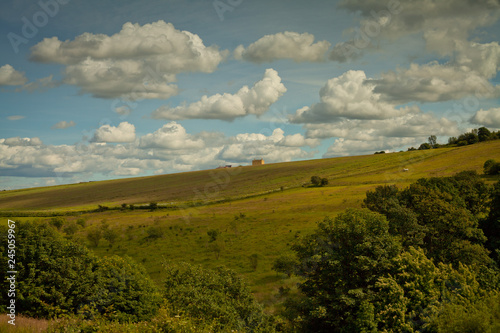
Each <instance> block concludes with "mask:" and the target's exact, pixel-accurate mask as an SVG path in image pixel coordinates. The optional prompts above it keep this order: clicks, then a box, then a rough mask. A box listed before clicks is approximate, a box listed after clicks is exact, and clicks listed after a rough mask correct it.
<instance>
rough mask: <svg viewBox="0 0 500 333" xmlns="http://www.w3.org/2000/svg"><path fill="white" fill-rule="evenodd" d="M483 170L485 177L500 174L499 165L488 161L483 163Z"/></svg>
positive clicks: (490, 160)
mask: <svg viewBox="0 0 500 333" xmlns="http://www.w3.org/2000/svg"><path fill="white" fill-rule="evenodd" d="M483 170H484V174H485V175H498V174H499V173H500V163H498V162H496V161H495V160H493V159H489V160H487V161H486V162H484V165H483Z"/></svg>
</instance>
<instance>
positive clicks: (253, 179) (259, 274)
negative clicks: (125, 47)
mask: <svg viewBox="0 0 500 333" xmlns="http://www.w3.org/2000/svg"><path fill="white" fill-rule="evenodd" d="M491 158H492V159H496V160H498V161H500V141H492V142H485V143H480V144H475V145H471V146H465V147H456V148H440V149H433V150H425V151H410V152H399V153H390V154H378V155H365V156H352V157H340V158H331V159H319V160H309V161H299V162H289V163H276V164H266V165H263V166H255V167H251V166H248V167H233V168H228V169H217V170H204V171H195V172H186V173H178V174H170V175H160V176H152V177H141V178H130V179H120V180H112V181H103V182H89V183H81V184H74V185H63V186H53V187H43V188H33V189H24V190H15V191H3V192H0V214H4V215H6V214H9V216H11V217H10V218H11V219H17V220H24V219H27V218H26V217H16V214H19V215H17V216H23V214H24V215H26V213H28V212H37V213H38V215H45V216H47V217H46V219H48V220H50V219H51V217H50V216H51V214H52V213H53V212H65V213H66V214H67V216H65V218H64V219H65V222H64V223H65V225H64V226H63V227H62V228H61V231H62V232H65V233H67V237H68V238H71V239H73V240H74V241H76V242H78V243H81V244H88V245H89V244H90V243H89V241H88V239H87V234H88V232H89V231H90V230H93V229H96V228H101V229H104V228H108V229H111V230H113V231H114V232H115V233H116V234H117V238H116V240H113V241H108V240H105V239H101V240H100V242H99V245H98V246H96V247H92V248H93V250H94V251H95V252H96V253H97V254H99V255H102V256H105V255H110V254H118V255H121V256H124V255H127V256H130V257H131V258H133V259H135V260H136V261H138V262H140V263H142V264H143V265H144V266H145V267H146V269H147V271H148V272H149V274H150V275H151V277H152V278H153V279H154V280H155V281H156V282H157V283H158V284H161V282H162V269H163V266H162V263H163V262H165V261H169V260H172V261H186V262H191V263H195V264H201V265H203V266H205V267H210V268H213V267H216V266H220V265H224V266H227V267H229V268H231V269H233V270H235V271H236V272H238V273H239V274H241V275H242V276H244V277H245V279H246V280H247V281H248V283H249V284H250V286H251V287H252V290H253V292H254V294H255V295H256V296H257V297H258V299H259V300H260V301H262V302H264V304H265V305H266V306H267V308H268V309H272V308H273V307H275V306H279V303H280V302H281V300H282V298H281V296H280V292H279V290H280V287H286V288H292V290H293V288H294V286H295V284H296V282H297V280H295V279H294V278H291V279H287V278H285V277H284V276H282V275H281V274H277V273H276V272H274V271H273V270H272V264H273V262H274V260H276V258H278V257H279V256H280V255H282V254H285V253H289V252H290V245H291V244H292V243H293V242H294V240H295V239H296V238H297V237H298V236H299V235H301V234H307V233H309V232H311V231H312V230H313V229H314V228H315V226H316V222H317V221H319V220H321V219H323V218H324V217H325V216H334V215H336V214H337V213H338V212H340V211H343V210H344V209H346V208H348V207H360V206H361V203H362V200H363V198H364V197H365V193H366V191H367V190H369V189H373V188H374V187H376V186H377V185H381V184H396V185H397V186H398V187H405V186H407V185H408V184H410V183H412V182H414V181H415V180H417V179H419V178H422V177H432V176H449V175H453V174H455V173H457V172H460V171H464V170H476V171H477V172H478V173H480V174H481V173H482V168H483V164H484V162H485V161H486V160H487V159H491ZM405 168H407V169H408V171H406V172H405V171H403V169H405ZM313 175H318V176H320V177H325V178H328V180H329V185H328V186H325V187H310V186H308V185H305V186H304V184H308V182H309V181H310V178H311V176H313ZM485 180H486V181H488V182H493V181H496V180H498V178H497V177H496V176H495V177H491V176H489V177H487V178H485ZM150 202H157V203H158V204H160V206H161V205H163V206H167V205H168V206H169V208H164V209H158V210H154V211H150V210H147V209H135V210H131V209H130V208H126V209H120V207H121V205H122V204H134V205H136V206H137V205H140V204H146V205H147V204H149V203H150ZM98 205H107V206H109V207H110V208H116V209H110V210H107V211H101V212H97V211H93V210H95V209H96V208H97V206H98ZM77 221H79V222H80V224H76V222H77ZM82 221H84V223H81V222H82ZM70 225H73V226H74V225H78V228H77V230H76V231H74V232H68V231H67V230H69V229H66V227H67V226H70ZM211 230H218V231H219V237H218V239H217V244H218V246H217V248H216V247H214V246H213V245H212V243H211V242H210V241H209V237H208V236H207V232H208V231H211ZM151 235H153V236H154V235H156V236H155V237H151ZM89 246H90V245H89ZM253 254H255V255H257V257H258V266H257V268H256V269H254V268H253V267H252V265H251V263H250V260H249V256H250V255H253Z"/></svg>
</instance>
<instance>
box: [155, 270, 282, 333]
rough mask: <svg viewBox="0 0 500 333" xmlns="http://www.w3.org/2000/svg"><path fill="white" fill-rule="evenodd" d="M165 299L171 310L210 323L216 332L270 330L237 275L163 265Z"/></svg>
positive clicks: (260, 310)
mask: <svg viewBox="0 0 500 333" xmlns="http://www.w3.org/2000/svg"><path fill="white" fill-rule="evenodd" d="M165 276H166V277H165V290H164V296H165V299H166V300H167V301H168V303H169V304H171V306H172V308H173V310H174V311H178V312H179V313H183V314H184V313H185V314H187V315H189V316H190V317H193V318H199V319H202V320H203V321H205V322H208V323H213V324H214V325H215V327H216V328H217V331H219V330H222V329H224V330H225V331H229V330H230V329H232V330H237V331H264V332H270V331H272V330H273V329H272V325H271V323H270V322H269V321H268V318H267V317H266V316H265V315H264V313H263V312H262V308H261V306H260V305H259V304H258V303H257V302H256V301H255V299H254V297H253V295H252V293H251V292H250V289H249V288H248V287H247V286H246V284H245V283H244V282H243V281H242V280H241V278H240V277H238V276H237V274H236V273H235V272H233V271H231V270H229V269H226V268H223V267H219V268H217V269H215V270H210V269H203V268H202V267H200V266H194V265H189V264H187V263H181V264H174V263H169V264H166V265H165Z"/></svg>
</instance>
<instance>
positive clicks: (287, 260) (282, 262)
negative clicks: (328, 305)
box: [273, 255, 297, 277]
mask: <svg viewBox="0 0 500 333" xmlns="http://www.w3.org/2000/svg"><path fill="white" fill-rule="evenodd" d="M296 266H297V259H295V258H294V257H293V256H291V255H282V256H280V257H279V258H278V259H276V260H275V261H274V264H273V270H275V271H276V272H279V273H284V274H286V275H287V276H288V277H291V276H292V274H293V273H294V271H295V267H296Z"/></svg>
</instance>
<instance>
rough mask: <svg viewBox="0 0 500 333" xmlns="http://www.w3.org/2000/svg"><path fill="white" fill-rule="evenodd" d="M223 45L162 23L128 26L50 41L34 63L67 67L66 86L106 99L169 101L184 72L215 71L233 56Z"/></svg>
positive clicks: (38, 48) (34, 56) (33, 56)
mask: <svg viewBox="0 0 500 333" xmlns="http://www.w3.org/2000/svg"><path fill="white" fill-rule="evenodd" d="M227 53H228V52H227V51H219V49H218V47H217V46H209V47H206V46H205V45H204V44H203V41H202V40H201V38H200V37H199V36H198V35H196V34H193V33H191V32H189V31H180V30H177V29H175V28H174V26H173V25H172V24H171V23H165V22H164V21H158V22H154V23H151V24H145V25H143V26H141V25H139V24H132V23H130V22H128V23H125V24H124V25H123V27H122V30H121V31H120V32H118V33H116V34H114V35H112V36H108V35H104V34H92V33H84V34H82V35H80V36H77V37H76V38H75V39H74V40H68V41H60V40H59V39H58V38H57V37H52V38H45V39H44V40H43V41H41V42H40V43H38V44H36V45H35V46H33V47H32V49H31V56H30V59H31V60H33V61H37V62H44V63H51V62H53V63H59V64H64V65H66V68H65V71H64V75H65V78H64V83H67V84H72V85H76V86H78V87H80V89H81V91H82V92H85V93H90V94H92V95H93V96H95V97H100V98H115V97H123V98H127V99H131V100H137V99H148V98H149V99H151V98H159V99H166V98H169V97H171V96H173V95H175V94H177V92H178V88H177V86H176V85H175V84H172V82H175V81H176V74H179V73H183V72H203V73H211V72H213V71H214V70H215V69H216V68H217V66H218V65H219V63H220V62H221V61H222V60H223V59H224V58H225V57H226V56H227Z"/></svg>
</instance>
